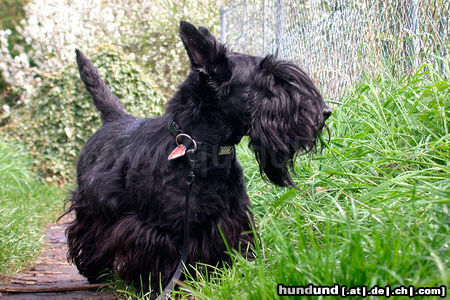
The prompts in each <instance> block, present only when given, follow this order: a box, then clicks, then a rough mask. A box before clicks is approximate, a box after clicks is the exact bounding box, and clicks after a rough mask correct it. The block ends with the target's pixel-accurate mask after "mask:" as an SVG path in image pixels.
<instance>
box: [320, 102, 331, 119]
mask: <svg viewBox="0 0 450 300" xmlns="http://www.w3.org/2000/svg"><path fill="white" fill-rule="evenodd" d="M332 112H333V110H332V109H331V108H329V107H328V106H326V105H325V107H324V108H323V111H322V113H323V117H324V118H325V120H326V119H328V118H329V117H330V116H331V113H332Z"/></svg>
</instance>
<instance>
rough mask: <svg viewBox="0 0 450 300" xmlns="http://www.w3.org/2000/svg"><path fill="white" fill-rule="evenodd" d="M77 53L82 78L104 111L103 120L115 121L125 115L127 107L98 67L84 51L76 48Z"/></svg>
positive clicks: (96, 103)
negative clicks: (117, 96)
mask: <svg viewBox="0 0 450 300" xmlns="http://www.w3.org/2000/svg"><path fill="white" fill-rule="evenodd" d="M75 53H76V54H77V64H78V70H79V71H80V77H81V80H82V81H83V82H84V84H85V85H86V88H87V90H88V91H89V93H91V95H92V100H93V101H94V104H95V106H96V107H97V109H98V110H99V111H100V112H101V113H102V119H103V121H104V122H109V121H114V120H116V119H118V118H120V117H121V116H123V115H125V109H124V108H123V106H122V104H120V102H119V100H118V99H117V98H116V96H114V95H113V93H112V92H111V90H110V89H109V88H108V86H107V85H106V83H105V81H103V79H102V78H101V77H100V74H99V73H98V70H97V68H96V67H94V65H93V64H92V62H91V61H90V60H89V59H88V58H87V57H86V56H85V55H84V54H83V52H81V51H80V50H78V49H76V50H75Z"/></svg>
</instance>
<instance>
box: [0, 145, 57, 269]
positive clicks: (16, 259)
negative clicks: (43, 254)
mask: <svg viewBox="0 0 450 300" xmlns="http://www.w3.org/2000/svg"><path fill="white" fill-rule="evenodd" d="M64 194H65V191H64V190H63V189H61V188H57V187H52V186H47V185H45V184H44V183H43V182H42V181H40V180H39V179H37V178H36V176H35V175H34V174H32V173H31V172H30V161H29V157H28V155H27V154H26V153H25V152H24V150H23V149H22V148H21V147H20V146H18V145H13V144H11V143H10V142H7V141H6V140H5V139H3V138H1V139H0V262H1V263H0V274H2V275H9V274H11V273H13V272H16V271H18V270H19V269H20V268H21V267H23V266H25V265H26V264H28V263H30V262H32V261H33V258H35V256H36V255H37V254H38V253H39V251H40V248H41V246H42V245H43V234H44V232H43V228H44V227H45V225H46V224H47V223H48V222H50V221H54V220H55V219H56V216H57V214H58V213H60V212H61V211H62V207H63V199H64Z"/></svg>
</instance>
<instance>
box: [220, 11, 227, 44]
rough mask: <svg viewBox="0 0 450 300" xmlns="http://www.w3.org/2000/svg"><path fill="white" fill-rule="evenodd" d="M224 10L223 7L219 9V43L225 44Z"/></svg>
mask: <svg viewBox="0 0 450 300" xmlns="http://www.w3.org/2000/svg"><path fill="white" fill-rule="evenodd" d="M226 12H227V11H226V9H225V7H224V6H222V7H221V8H220V41H221V42H222V43H223V44H225V42H226V40H227V38H226V28H227V27H226V24H225V22H226V19H225V13H226Z"/></svg>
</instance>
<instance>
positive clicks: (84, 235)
mask: <svg viewBox="0 0 450 300" xmlns="http://www.w3.org/2000/svg"><path fill="white" fill-rule="evenodd" d="M71 201H72V205H71V207H70V209H69V211H68V212H69V213H70V212H73V213H75V219H74V220H73V221H72V222H71V223H70V224H69V226H68V227H67V229H66V235H67V243H68V248H69V251H68V254H67V256H68V260H69V261H71V262H73V263H74V264H75V265H76V266H77V268H78V271H79V272H80V274H81V275H83V276H85V277H86V278H87V279H88V280H89V282H91V283H94V282H99V281H102V278H101V276H102V275H104V274H106V273H108V272H110V271H111V270H112V265H113V262H114V252H113V250H112V249H113V248H112V245H111V241H109V240H108V238H109V234H108V229H109V225H108V224H107V222H106V221H104V220H101V219H99V218H96V217H95V216H94V215H93V214H92V209H91V208H90V207H89V206H88V205H87V204H86V203H83V201H82V199H81V196H80V194H79V193H78V192H77V191H75V192H74V193H73V196H72V198H71Z"/></svg>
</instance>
